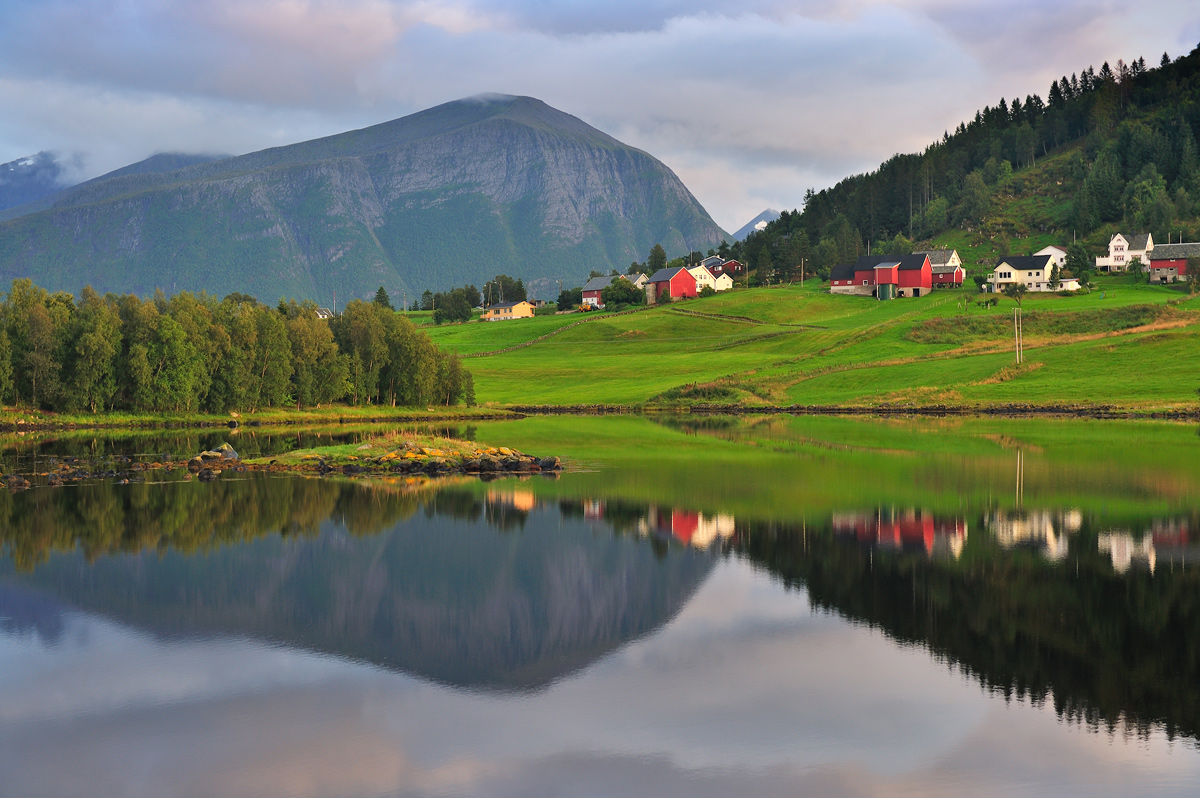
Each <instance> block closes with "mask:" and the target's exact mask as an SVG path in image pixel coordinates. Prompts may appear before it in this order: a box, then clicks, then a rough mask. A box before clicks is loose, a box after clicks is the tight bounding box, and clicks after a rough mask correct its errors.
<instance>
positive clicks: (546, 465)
mask: <svg viewBox="0 0 1200 798" xmlns="http://www.w3.org/2000/svg"><path fill="white" fill-rule="evenodd" d="M538 466H539V467H540V468H541V469H542V470H543V471H558V470H559V469H560V468H562V461H561V460H559V459H558V458H557V457H543V458H542V459H541V460H540V461H539V462H538Z"/></svg>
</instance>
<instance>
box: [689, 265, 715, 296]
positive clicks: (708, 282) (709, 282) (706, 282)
mask: <svg viewBox="0 0 1200 798" xmlns="http://www.w3.org/2000/svg"><path fill="white" fill-rule="evenodd" d="M688 274H690V275H692V277H694V278H696V293H700V292H701V291H703V290H704V289H705V288H711V289H712V290H714V291H716V290H717V286H716V282H717V281H716V278H715V277H713V276H712V272H710V271H709V270H708V269H707V268H705V267H704V265H703V264H699V263H698V264H696V265H695V266H689V267H688Z"/></svg>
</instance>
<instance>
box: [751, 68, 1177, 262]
mask: <svg viewBox="0 0 1200 798" xmlns="http://www.w3.org/2000/svg"><path fill="white" fill-rule="evenodd" d="M1198 140H1200V48H1197V49H1196V50H1193V51H1192V53H1191V54H1189V55H1187V56H1183V57H1180V58H1177V59H1175V60H1173V61H1172V60H1171V59H1169V58H1168V57H1167V56H1166V54H1164V55H1163V58H1162V60H1161V62H1160V63H1159V65H1158V66H1156V67H1147V66H1146V64H1145V61H1144V60H1143V59H1140V58H1139V59H1138V60H1137V61H1135V62H1134V63H1132V64H1129V65H1126V64H1124V63H1122V62H1120V61H1118V62H1117V64H1116V66H1115V68H1113V67H1110V66H1109V65H1108V64H1107V63H1105V64H1104V65H1103V66H1102V67H1101V68H1100V69H1099V70H1095V69H1093V68H1091V67H1089V68H1088V69H1085V70H1083V72H1082V73H1080V74H1079V75H1071V76H1070V77H1069V78H1068V77H1065V76H1064V77H1062V78H1060V79H1057V80H1055V81H1053V83H1052V84H1051V86H1050V90H1049V92H1048V94H1047V96H1046V99H1045V100H1043V99H1042V98H1041V97H1040V96H1038V95H1028V96H1026V97H1025V98H1024V99H1023V100H1022V99H1021V98H1019V97H1015V98H1012V99H1011V101H1009V100H1004V99H1001V100H1000V101H999V102H998V103H997V104H996V105H995V106H994V107H985V108H983V109H982V110H981V111H979V112H978V113H976V115H975V118H974V119H972V120H970V121H968V122H965V123H963V124H961V125H959V126H958V128H957V129H956V130H955V131H953V132H947V133H946V135H945V136H944V137H943V138H942V139H941V140H940V141H935V142H933V143H932V144H930V145H929V147H927V148H926V149H925V151H924V152H921V153H913V154H905V155H896V156H894V157H892V158H890V159H889V160H887V161H886V162H884V163H883V164H881V165H880V166H879V168H878V169H877V170H875V171H873V172H870V173H868V174H860V175H853V176H851V177H847V178H846V179H844V180H842V181H841V182H839V183H838V184H837V185H835V186H833V187H831V188H828V189H825V190H822V191H820V192H810V193H809V195H808V196H807V198H806V201H805V205H804V208H803V210H801V211H791V212H785V213H784V214H783V215H782V216H781V218H780V219H779V220H778V221H776V222H773V223H771V224H770V225H768V227H767V228H766V229H765V230H763V231H762V232H759V233H755V234H753V235H751V236H749V237H748V238H747V239H746V240H745V241H744V242H738V243H735V244H733V245H732V247H730V254H731V255H732V256H733V257H736V258H738V259H739V260H741V261H742V262H744V263H747V264H749V265H751V266H752V267H759V266H761V265H763V264H769V267H768V273H764V274H762V275H760V277H761V278H763V279H767V278H774V279H775V280H784V281H786V280H789V279H792V278H793V276H794V275H795V273H796V272H798V270H799V266H800V264H801V263H804V264H805V266H806V268H807V271H808V273H809V274H813V273H817V274H823V275H824V274H827V273H828V269H829V268H830V267H831V266H833V265H835V264H837V263H845V262H850V261H853V260H854V258H855V257H856V256H857V255H859V254H866V252H867V249H868V247H870V248H871V251H872V252H888V253H898V252H903V251H912V250H913V249H914V248H925V247H937V248H942V247H954V248H957V249H959V250H960V254H961V255H962V256H963V258H964V261H965V262H966V265H967V267H968V270H969V271H973V272H974V273H976V274H979V273H982V272H984V271H988V270H990V268H991V267H992V266H994V265H995V263H996V260H997V258H999V257H1000V256H1003V255H1013V254H1029V253H1031V252H1033V251H1036V250H1037V249H1040V248H1041V247H1042V246H1044V245H1046V244H1050V243H1054V244H1059V245H1067V244H1070V243H1072V242H1073V241H1079V242H1080V243H1082V244H1083V246H1084V250H1082V251H1081V253H1080V257H1079V258H1078V259H1077V264H1078V265H1082V264H1084V263H1085V262H1086V261H1087V259H1088V257H1089V256H1094V255H1101V254H1107V243H1108V240H1109V238H1110V237H1111V235H1112V233H1114V232H1116V231H1118V230H1122V231H1124V232H1127V233H1129V232H1150V233H1152V234H1153V235H1154V238H1155V240H1156V241H1162V242H1166V241H1167V240H1168V237H1172V238H1174V239H1175V240H1178V239H1179V237H1180V235H1182V236H1183V237H1184V240H1190V241H1195V240H1198V239H1200V145H1198V144H1197V141H1198Z"/></svg>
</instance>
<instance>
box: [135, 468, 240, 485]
mask: <svg viewBox="0 0 1200 798" xmlns="http://www.w3.org/2000/svg"><path fill="white" fill-rule="evenodd" d="M220 474H221V469H219V468H205V469H201V471H200V473H199V474H197V475H196V476H198V477H199V478H200V481H201V482H212V481H213V480H214V479H216V478H217V477H218V476H220ZM127 482H128V480H126V481H124V482H122V483H120V484H126V483H127Z"/></svg>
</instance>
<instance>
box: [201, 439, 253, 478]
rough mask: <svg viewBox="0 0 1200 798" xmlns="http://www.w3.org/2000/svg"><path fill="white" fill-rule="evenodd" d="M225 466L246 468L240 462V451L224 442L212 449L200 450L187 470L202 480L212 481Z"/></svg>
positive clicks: (240, 469)
mask: <svg viewBox="0 0 1200 798" xmlns="http://www.w3.org/2000/svg"><path fill="white" fill-rule="evenodd" d="M223 467H224V468H232V469H233V470H234V471H245V470H246V466H244V465H242V464H241V463H240V462H238V453H237V452H236V451H234V448H233V447H232V446H230V445H229V444H228V443H222V444H221V445H220V446H218V447H217V448H216V449H213V450H211V451H207V452H200V454H198V455H196V456H195V457H193V458H192V459H191V460H188V464H187V470H188V471H189V472H190V473H192V474H195V475H196V477H197V478H198V479H199V480H200V481H201V482H212V481H213V480H214V479H216V478H217V477H218V476H220V474H221V471H222V470H223Z"/></svg>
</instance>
